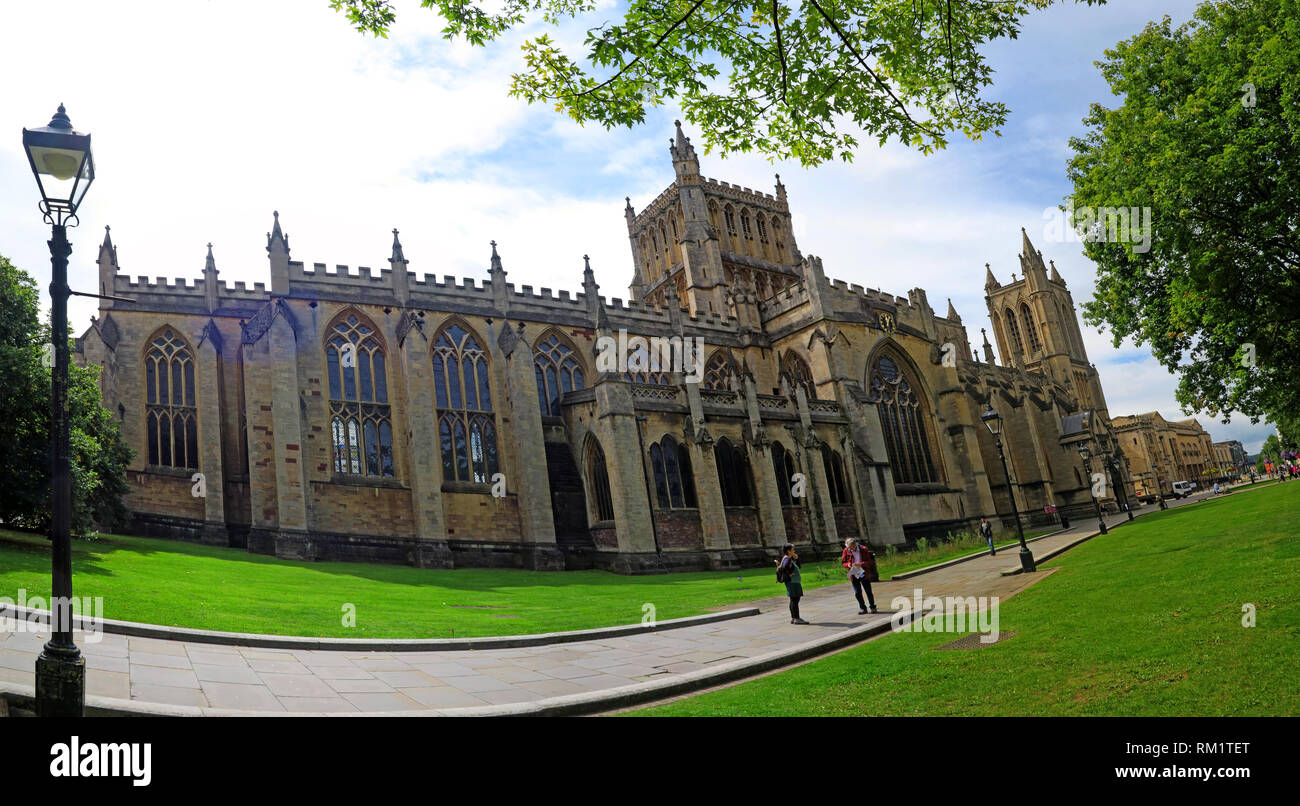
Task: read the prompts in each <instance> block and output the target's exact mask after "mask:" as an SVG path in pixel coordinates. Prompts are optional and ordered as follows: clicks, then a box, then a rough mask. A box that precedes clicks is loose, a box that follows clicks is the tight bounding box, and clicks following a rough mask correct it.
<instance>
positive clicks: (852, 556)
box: [840, 537, 880, 614]
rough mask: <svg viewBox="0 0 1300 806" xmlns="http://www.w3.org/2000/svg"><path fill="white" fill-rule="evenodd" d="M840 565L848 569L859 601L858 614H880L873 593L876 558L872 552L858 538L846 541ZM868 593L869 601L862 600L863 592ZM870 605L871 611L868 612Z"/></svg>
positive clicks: (841, 553) (850, 580)
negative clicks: (872, 582)
mask: <svg viewBox="0 0 1300 806" xmlns="http://www.w3.org/2000/svg"><path fill="white" fill-rule="evenodd" d="M840 565H842V566H844V568H846V569H848V572H849V582H851V583H852V584H853V595H854V596H856V597H857V599H858V613H859V614H865V613H867V612H871V613H879V612H880V611H879V610H877V609H876V597H875V596H873V595H872V593H871V578H872V577H873V576H874V575H875V570H876V558H875V557H872V556H871V550H870V549H868V548H867V547H866V546H864V545H862V544H861V543H859V542H858V539H857V538H856V537H850V538H849V539H848V540H845V541H844V551H842V552H840ZM864 590H865V591H866V592H867V600H866V601H865V602H864V601H863V600H862V592H863V591H864ZM868 604H870V607H871V610H870V611H868V610H867V606H868Z"/></svg>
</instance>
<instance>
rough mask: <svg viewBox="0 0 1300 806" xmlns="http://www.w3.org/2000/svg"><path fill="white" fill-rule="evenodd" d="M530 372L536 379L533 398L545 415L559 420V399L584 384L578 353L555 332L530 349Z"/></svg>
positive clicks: (543, 337) (581, 387) (583, 374)
mask: <svg viewBox="0 0 1300 806" xmlns="http://www.w3.org/2000/svg"><path fill="white" fill-rule="evenodd" d="M533 371H534V374H535V375H536V378H537V397H538V400H539V402H540V405H541V407H542V414H543V415H546V416H550V417H559V416H560V413H561V412H560V398H561V396H563V395H564V393H566V392H573V391H576V390H578V389H584V388H586V385H587V383H586V375H585V371H584V370H583V368H582V359H581V358H579V356H578V351H577V350H576V349H575V348H574V346H573V344H572V343H570V342H569V341H568V340H567V339H565V338H564V337H562V336H561V335H560V334H559V333H558V332H556V331H555V330H551V331H548V332H547V333H544V334H542V338H540V339H538V341H537V346H536V347H535V348H534V349H533Z"/></svg>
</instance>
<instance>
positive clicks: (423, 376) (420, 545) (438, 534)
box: [390, 267, 454, 568]
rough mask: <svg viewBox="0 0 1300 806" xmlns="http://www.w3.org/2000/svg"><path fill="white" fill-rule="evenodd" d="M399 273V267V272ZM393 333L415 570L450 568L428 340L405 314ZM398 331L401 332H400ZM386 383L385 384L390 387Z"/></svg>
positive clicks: (415, 322) (449, 550)
mask: <svg viewBox="0 0 1300 806" xmlns="http://www.w3.org/2000/svg"><path fill="white" fill-rule="evenodd" d="M402 270H403V271H405V268H404V267H403V269H402ZM405 316H406V317H407V319H406V322H405V323H403V325H402V326H401V327H400V328H399V331H398V332H399V335H398V339H397V343H398V355H399V356H400V358H401V363H400V365H399V366H400V367H401V369H402V373H403V377H404V378H405V379H406V380H405V384H404V385H405V391H406V396H405V397H406V405H405V406H404V407H403V408H404V410H405V417H404V419H405V421H406V423H405V425H406V428H405V429H404V431H405V432H406V435H407V439H406V457H407V461H406V466H407V472H408V473H409V474H410V475H409V477H408V478H409V483H410V487H411V516H412V517H411V521H412V524H413V525H414V537H415V540H416V545H415V552H414V555H415V556H414V557H413V558H412V560H413V562H414V564H415V566H416V567H418V568H452V567H454V563H453V561H452V556H451V549H450V547H449V546H448V545H447V526H446V523H445V519H444V516H443V510H442V464H441V462H439V461H438V436H437V434H438V432H437V421H436V417H437V414H436V411H437V407H436V406H435V405H434V399H433V365H432V362H431V359H430V354H429V340H428V338H427V337H426V336H425V335H424V330H423V327H422V325H420V324H417V322H420V320H419V319H417V318H413V315H412V314H411V313H409V312H408V313H407V314H405ZM403 331H404V332H403ZM391 385H392V384H390V386H391Z"/></svg>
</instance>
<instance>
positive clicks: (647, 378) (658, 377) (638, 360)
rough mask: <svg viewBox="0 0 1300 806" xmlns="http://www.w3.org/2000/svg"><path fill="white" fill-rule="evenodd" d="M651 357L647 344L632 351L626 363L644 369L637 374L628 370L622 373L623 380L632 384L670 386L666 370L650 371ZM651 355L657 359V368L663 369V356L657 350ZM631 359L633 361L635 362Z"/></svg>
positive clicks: (669, 375) (669, 378)
mask: <svg viewBox="0 0 1300 806" xmlns="http://www.w3.org/2000/svg"><path fill="white" fill-rule="evenodd" d="M651 355H652V353H651V351H650V346H649V345H648V344H647V345H644V346H641V347H638V348H637V349H636V350H634V351H633V352H632V355H630V356H628V363H629V364H632V363H635V364H636V365H637V366H638V367H645V369H642V370H640V371H639V372H632V371H630V370H629V371H628V372H624V373H623V380H625V381H631V382H632V383H652V384H655V385H656V386H671V385H672V374H671V373H670V372H669V371H668V370H667V369H666V368H665V369H656V370H652V369H650V357H651ZM653 355H654V356H655V358H656V359H658V360H657V363H658V364H659V366H661V367H663V366H664V361H663V358H664V357H663V355H661V354H660V353H659V352H658V351H657V350H656V351H655V353H653ZM633 359H635V361H634V360H633Z"/></svg>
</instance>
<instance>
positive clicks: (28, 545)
mask: <svg viewBox="0 0 1300 806" xmlns="http://www.w3.org/2000/svg"><path fill="white" fill-rule="evenodd" d="M971 552H972V549H971V548H970V547H969V546H967V545H955V546H942V547H938V548H933V549H930V550H928V551H926V552H909V553H907V554H896V555H890V556H887V557H881V558H880V571H881V575H882V576H884V577H888V576H889V574H891V573H901V572H902V571H903V570H910V569H913V568H919V567H922V566H925V565H930V564H932V563H935V562H942V561H943V560H946V559H951V558H952V557H957V556H961V555H963V554H969V553H971ZM72 567H73V592H74V594H75V595H76V596H102V597H104V616H105V617H106V618H111V619H117V620H120V621H139V622H146V623H150V624H164V625H169V626H180V627H191V628H195V629H205V630H227V631H232V632H255V633H268V634H274V635H310V636H324V637H345V638H358V637H360V638H450V637H472V636H484V635H521V634H526V633H539V632H557V631H564V630H581V629H589V628H593V627H609V626H614V625H619V624H635V623H638V622H640V621H641V620H642V617H643V614H644V613H645V611H644V610H643V606H644V605H645V604H647V603H648V604H653V605H654V607H655V611H654V613H655V617H656V618H658V619H659V620H665V619H672V618H681V617H684V616H694V615H700V614H702V613H707V612H709V611H711V610H716V609H723V608H726V607H728V606H732V605H736V604H740V603H744V602H752V601H755V600H758V599H764V598H767V597H773V596H784V594H785V589H784V587H782V586H781V585H778V584H777V583H776V579H775V572H774V571H770V570H767V569H752V568H751V569H745V570H743V571H738V572H731V573H723V572H702V573H687V574H669V575H662V576H639V577H628V576H620V575H618V574H611V573H607V572H604V571H571V572H564V573H555V572H536V571H523V570H518V569H488V568H461V569H456V570H453V571H435V570H425V569H418V568H410V567H406V566H396V565H370V564H365V563H334V562H323V563H310V562H294V561H289V560H278V559H276V558H274V557H267V556H263V555H256V554H248V553H247V552H245V551H242V550H239V549H229V548H220V547H215V546H204V545H199V544H194V543H181V542H176V541H171V540H157V539H152V538H145V537H124V536H118V535H106V536H104V537H103V538H101V539H100V540H98V541H95V542H85V541H80V540H74V541H73V558H72ZM803 581H804V587H805V588H806V589H809V590H811V589H814V588H819V587H822V586H824V585H829V584H839V583H843V582H844V574H843V571H842V570H840V568H839V563H838V562H834V561H827V562H822V563H809V564H807V565H805V567H804V575H803ZM20 590H25V591H26V595H27V596H28V597H31V596H41V597H48V596H49V592H50V559H49V543H48V541H47V540H46V539H45V538H44V537H42V536H40V535H31V534H21V533H18V532H9V531H4V530H0V596H6V597H9V598H11V599H15V600H16V599H17V598H18V592H19V591H20ZM346 603H351V604H354V605H355V606H356V626H355V627H344V626H343V619H342V616H343V606H344V604H346Z"/></svg>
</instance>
